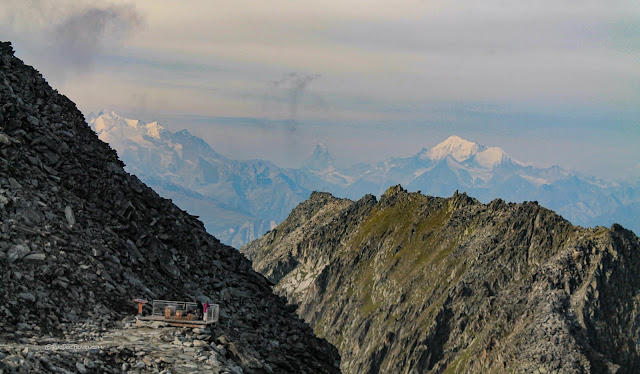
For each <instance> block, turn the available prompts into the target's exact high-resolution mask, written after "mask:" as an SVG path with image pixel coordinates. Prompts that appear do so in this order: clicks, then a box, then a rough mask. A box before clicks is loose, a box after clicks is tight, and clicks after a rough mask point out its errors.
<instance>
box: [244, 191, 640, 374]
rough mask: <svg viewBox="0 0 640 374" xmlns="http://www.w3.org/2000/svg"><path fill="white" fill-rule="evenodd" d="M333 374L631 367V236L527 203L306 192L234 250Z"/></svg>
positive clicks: (637, 356)
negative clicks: (325, 345)
mask: <svg viewBox="0 0 640 374" xmlns="http://www.w3.org/2000/svg"><path fill="white" fill-rule="evenodd" d="M241 252H243V253H244V254H245V255H246V256H247V257H248V258H250V259H251V260H252V261H253V267H254V269H256V270H257V271H259V272H261V273H262V274H264V275H265V276H266V277H268V278H269V279H270V280H271V281H272V282H274V283H277V285H276V288H275V289H276V291H277V292H278V293H279V294H281V295H284V296H286V297H287V298H288V300H289V302H290V303H292V304H294V305H296V306H297V308H298V309H297V311H298V314H299V316H300V317H302V318H303V319H304V320H305V321H307V322H308V323H309V324H310V325H311V326H313V327H314V330H315V332H316V333H317V334H318V336H322V337H325V338H326V339H327V340H329V341H330V342H332V343H333V344H334V345H335V346H336V347H338V349H339V350H340V352H341V354H342V366H341V368H342V370H343V372H344V373H378V372H379V373H424V372H431V373H463V372H464V373H475V372H500V373H502V372H523V373H524V372H526V373H532V372H535V373H544V372H563V373H586V372H597V373H606V372H617V373H632V372H638V371H639V370H640V314H639V313H640V257H639V256H638V255H639V254H640V242H639V240H638V237H636V236H635V235H634V234H633V233H632V232H631V231H628V230H625V229H624V228H622V227H621V226H619V225H613V226H612V227H611V228H610V229H607V228H604V227H597V228H595V229H584V228H581V227H576V226H573V225H571V224H570V223H569V222H568V221H566V220H564V219H563V218H562V217H560V216H558V215H557V214H555V213H554V212H552V211H550V210H547V209H545V208H543V207H541V206H539V205H538V204H537V203H536V202H525V203H523V204H514V203H505V202H504V201H502V200H494V201H492V202H491V203H490V204H482V203H480V202H478V201H477V200H475V199H473V198H470V197H469V196H467V195H466V194H459V193H457V192H456V193H455V194H454V195H453V197H451V198H435V197H430V196H424V195H422V194H420V193H409V192H407V191H406V190H404V189H403V188H402V187H400V186H395V187H392V188H390V189H388V190H387V191H386V192H385V193H384V194H383V195H382V196H381V198H380V201H377V200H376V199H375V197H373V196H371V195H367V196H365V197H364V198H362V199H360V200H358V201H355V202H354V201H351V200H347V199H338V198H335V197H333V196H331V195H330V194H327V193H317V192H315V193H313V194H312V195H311V197H310V198H309V200H307V201H306V202H304V203H302V204H300V205H299V206H298V207H297V208H296V209H294V211H293V212H292V213H291V215H290V216H289V217H288V218H287V219H286V220H285V221H284V222H283V223H282V224H280V225H279V226H278V227H277V228H275V229H274V230H272V231H270V232H269V233H267V234H266V235H265V236H264V237H262V238H260V239H258V240H256V241H254V242H251V243H249V244H248V245H246V246H245V247H243V248H242V249H241Z"/></svg>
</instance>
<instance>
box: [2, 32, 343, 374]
mask: <svg viewBox="0 0 640 374" xmlns="http://www.w3.org/2000/svg"><path fill="white" fill-rule="evenodd" d="M13 54H14V53H13V49H12V47H11V45H10V43H1V44H0V269H1V270H2V271H0V284H1V286H0V343H2V342H4V343H7V344H9V343H11V344H15V343H30V344H38V343H39V342H40V339H45V338H46V339H47V341H48V342H51V341H54V342H57V343H59V344H62V343H64V342H65V337H66V336H67V335H63V332H64V334H72V333H73V332H74V331H77V330H82V329H85V328H86V326H88V325H91V326H97V330H96V331H107V330H108V329H110V328H115V326H116V325H115V324H114V321H118V320H121V319H122V318H123V317H125V316H127V315H132V314H134V313H135V310H136V309H135V306H134V303H133V302H132V299H133V298H134V297H142V298H146V299H177V300H189V299H191V300H192V299H193V298H195V297H199V298H204V297H209V298H211V299H212V300H213V301H214V302H217V303H219V304H220V306H221V310H220V317H221V320H220V323H219V324H218V325H217V327H216V328H215V329H214V331H212V332H211V336H210V338H211V343H212V344H213V345H214V346H216V344H217V346H216V347H217V348H216V350H217V356H215V357H217V358H215V360H214V359H212V360H214V361H215V362H217V363H218V364H219V365H218V366H215V365H214V364H213V363H211V364H210V365H209V366H210V367H211V366H215V367H214V368H213V369H211V370H212V371H214V372H220V371H223V372H228V370H230V371H231V372H239V370H240V371H243V372H244V373H258V372H277V373H280V372H291V373H300V372H307V373H321V372H338V369H337V367H336V362H339V356H338V354H337V351H336V350H335V348H334V347H332V346H331V345H329V344H328V343H327V342H326V341H324V340H321V339H318V338H316V337H314V336H313V332H312V331H311V329H310V328H309V326H308V325H306V324H305V323H304V322H302V321H300V320H299V319H298V318H297V317H296V316H295V313H294V310H293V309H291V308H288V307H287V306H286V301H285V300H284V299H283V298H281V297H278V296H275V295H274V294H273V293H272V292H271V287H270V286H269V284H268V282H267V281H266V280H265V279H264V278H263V277H262V276H261V275H259V274H256V273H255V272H254V271H253V270H252V269H251V265H250V263H249V262H248V261H247V260H246V259H245V258H244V257H243V256H242V255H241V254H239V253H238V252H237V251H236V250H235V249H233V248H231V247H228V246H225V245H222V244H220V243H219V241H218V240H217V239H215V238H214V237H212V236H210V235H208V234H207V233H206V232H205V230H204V227H203V225H202V223H201V222H200V221H198V220H197V219H196V217H193V216H190V215H188V214H187V213H186V212H184V211H182V210H180V209H178V208H177V207H176V206H175V205H174V204H172V203H171V201H169V200H166V199H162V198H160V197H159V196H158V195H157V194H156V193H155V192H154V191H153V190H151V189H150V188H148V187H147V186H146V185H144V184H143V183H141V182H140V181H139V180H138V178H136V177H135V176H132V175H129V174H128V173H126V172H125V171H124V170H123V164H122V162H121V161H119V160H118V158H117V155H116V153H115V152H114V151H113V150H112V149H110V148H109V146H108V145H106V144H105V143H103V142H102V141H100V140H98V137H97V136H96V134H95V133H94V132H93V131H92V130H91V129H90V128H89V126H87V124H86V122H85V121H84V118H83V116H82V114H81V113H80V112H79V111H78V110H77V108H76V106H75V105H74V103H73V102H71V101H70V100H69V99H68V98H66V97H65V96H63V95H60V94H58V93H57V91H55V90H53V89H52V88H51V87H50V86H49V85H48V84H47V82H46V81H45V79H44V78H43V77H42V76H41V75H40V74H39V73H38V72H37V71H36V70H34V69H33V68H31V67H30V66H26V65H24V63H23V62H22V61H21V60H19V59H18V58H16V57H14V55H13ZM83 326H84V327H83ZM199 339H201V338H199ZM178 342H180V341H178ZM205 345H207V347H209V342H206V343H205ZM0 346H2V344H0ZM207 347H205V348H207ZM136 349H137V348H136ZM207 349H210V348H207ZM141 352H142V353H141ZM220 352H222V353H220ZM77 354H79V353H74V352H67V351H65V352H47V356H46V357H45V356H44V353H43V352H41V351H38V350H35V351H34V350H29V349H27V348H25V349H24V350H21V351H19V352H15V351H5V352H4V353H3V352H2V348H0V371H3V370H4V371H5V372H7V371H11V370H18V371H28V372H46V371H51V372H65V370H71V371H78V372H85V371H87V372H121V371H125V369H126V368H127V367H130V366H128V365H129V364H128V363H127V362H129V361H127V360H129V359H131V357H133V358H135V359H136V360H139V359H141V358H144V354H145V353H144V351H138V352H135V351H131V350H128V349H117V350H105V351H99V352H97V353H92V354H93V356H92V358H91V360H92V364H91V365H89V366H86V365H88V364H87V361H86V360H87V358H86V357H85V361H84V364H82V361H77V360H76V358H75V356H74V355H77ZM87 354H88V353H87ZM87 357H88V356H87ZM136 357H137V358H136ZM204 359H207V357H206V356H204ZM217 360H221V361H217ZM95 361H100V363H101V364H100V365H98V366H96V365H94V364H93V362H95ZM143 361H144V360H143ZM133 362H134V363H135V362H136V361H133ZM171 362H173V361H172V360H170V359H167V360H166V361H162V360H159V361H149V360H146V361H145V362H142V363H141V364H140V363H138V364H139V365H141V366H136V367H135V370H139V371H148V372H151V371H154V370H156V371H158V370H162V369H169V370H171V368H172V366H171V365H172V364H171ZM203 362H204V361H203ZM77 363H78V364H80V366H82V370H81V369H80V367H78V366H76V364H77ZM200 363H202V362H200ZM83 365H84V366H83ZM67 372H68V371H67ZM174 372H175V371H174Z"/></svg>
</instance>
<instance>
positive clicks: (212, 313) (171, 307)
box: [137, 300, 220, 328]
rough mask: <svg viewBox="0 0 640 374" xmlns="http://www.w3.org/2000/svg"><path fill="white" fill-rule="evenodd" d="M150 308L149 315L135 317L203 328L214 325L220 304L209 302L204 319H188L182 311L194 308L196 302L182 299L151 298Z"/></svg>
mask: <svg viewBox="0 0 640 374" xmlns="http://www.w3.org/2000/svg"><path fill="white" fill-rule="evenodd" d="M151 309H152V312H151V315H149V316H140V315H139V316H138V317H137V318H138V319H139V320H141V321H151V322H165V323H168V324H169V325H170V326H177V327H202V328H204V327H207V326H211V325H215V324H216V322H218V319H219V315H220V306H219V305H218V304H211V305H209V307H208V309H207V312H206V313H205V318H204V320H202V319H196V318H193V319H188V318H187V316H186V315H183V314H182V313H185V312H186V311H189V310H195V309H196V303H191V302H184V301H169V300H153V302H152V308H151Z"/></svg>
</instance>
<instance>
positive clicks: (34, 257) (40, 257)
mask: <svg viewBox="0 0 640 374" xmlns="http://www.w3.org/2000/svg"><path fill="white" fill-rule="evenodd" d="M45 259H46V255H45V254H44V253H29V254H28V255H26V256H24V258H23V260H24V261H36V262H38V261H44V260H45Z"/></svg>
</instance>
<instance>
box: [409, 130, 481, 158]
mask: <svg viewBox="0 0 640 374" xmlns="http://www.w3.org/2000/svg"><path fill="white" fill-rule="evenodd" d="M484 149H486V147H485V146H481V145H480V144H478V143H475V142H470V141H468V140H465V139H462V138H461V137H459V136H457V135H452V136H450V137H449V138H447V139H446V140H445V141H443V142H442V143H439V144H438V145H436V146H435V147H433V148H431V149H423V150H422V151H421V152H420V153H419V154H418V158H420V159H423V160H424V159H429V160H432V161H440V160H442V159H443V158H445V157H447V156H451V157H453V158H454V159H455V160H456V161H458V162H462V161H465V160H467V159H469V158H470V157H471V156H474V155H475V154H477V153H478V152H479V151H482V150H484Z"/></svg>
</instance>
